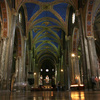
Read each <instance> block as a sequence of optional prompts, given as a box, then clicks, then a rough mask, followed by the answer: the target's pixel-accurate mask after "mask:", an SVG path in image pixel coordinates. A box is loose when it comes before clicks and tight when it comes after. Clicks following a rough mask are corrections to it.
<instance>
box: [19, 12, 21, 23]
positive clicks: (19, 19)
mask: <svg viewBox="0 0 100 100" xmlns="http://www.w3.org/2000/svg"><path fill="white" fill-rule="evenodd" d="M19 22H20V23H21V22H22V14H21V13H19Z"/></svg>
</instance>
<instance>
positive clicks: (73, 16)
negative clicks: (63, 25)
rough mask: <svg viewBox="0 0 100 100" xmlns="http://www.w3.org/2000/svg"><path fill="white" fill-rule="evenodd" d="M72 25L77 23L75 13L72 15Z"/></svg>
mask: <svg viewBox="0 0 100 100" xmlns="http://www.w3.org/2000/svg"><path fill="white" fill-rule="evenodd" d="M72 23H73V24H74V23H75V13H73V14H72Z"/></svg>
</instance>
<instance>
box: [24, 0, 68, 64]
mask: <svg viewBox="0 0 100 100" xmlns="http://www.w3.org/2000/svg"><path fill="white" fill-rule="evenodd" d="M68 1H69V0H68ZM69 4H70V1H69V2H64V0H58V1H57V0H33V1H30V0H26V1H25V2H24V7H25V8H26V11H27V22H28V24H27V30H28V32H30V33H32V45H31V46H32V50H33V51H34V57H35V59H36V60H37V61H38V62H41V61H45V59H46V61H47V59H48V60H50V61H51V62H53V63H54V62H55V61H58V59H59V57H60V53H61V50H62V49H63V40H64V35H65V34H67V20H68V7H69Z"/></svg>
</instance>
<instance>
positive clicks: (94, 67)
mask: <svg viewBox="0 0 100 100" xmlns="http://www.w3.org/2000/svg"><path fill="white" fill-rule="evenodd" d="M87 40H88V49H89V57H90V68H91V75H92V76H98V61H97V54H96V49H95V42H94V38H93V37H87Z"/></svg>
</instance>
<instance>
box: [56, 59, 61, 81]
mask: <svg viewBox="0 0 100 100" xmlns="http://www.w3.org/2000/svg"><path fill="white" fill-rule="evenodd" d="M60 70H61V59H60V58H59V64H58V66H57V80H58V81H61V80H60V74H61V73H60Z"/></svg>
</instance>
